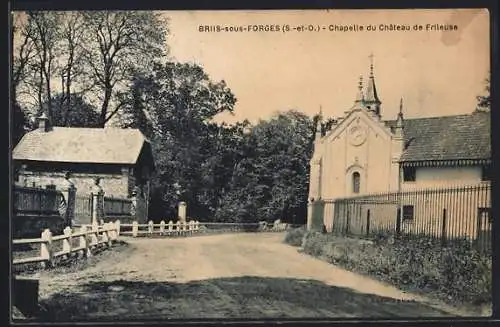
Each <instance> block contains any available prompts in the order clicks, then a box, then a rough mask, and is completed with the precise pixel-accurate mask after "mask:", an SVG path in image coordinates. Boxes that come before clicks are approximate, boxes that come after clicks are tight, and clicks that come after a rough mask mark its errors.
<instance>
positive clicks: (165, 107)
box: [120, 62, 241, 219]
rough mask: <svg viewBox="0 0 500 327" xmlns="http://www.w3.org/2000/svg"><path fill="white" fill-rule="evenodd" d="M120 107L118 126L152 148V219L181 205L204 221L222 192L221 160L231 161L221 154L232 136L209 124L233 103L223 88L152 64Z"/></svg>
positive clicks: (179, 68) (195, 72)
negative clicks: (135, 131)
mask: <svg viewBox="0 0 500 327" xmlns="http://www.w3.org/2000/svg"><path fill="white" fill-rule="evenodd" d="M120 101H121V102H122V103H124V106H123V113H122V114H121V116H120V118H121V120H122V122H123V126H124V127H136V128H140V129H141V130H142V131H143V133H144V134H145V135H147V136H148V137H149V138H150V140H151V142H152V147H153V151H154V155H155V162H156V167H157V171H156V173H155V176H154V177H153V183H152V194H151V206H150V208H151V212H150V213H151V216H152V218H153V219H160V218H165V215H174V214H175V208H176V205H177V203H178V202H179V201H180V200H184V201H187V203H188V206H189V214H190V215H192V216H196V217H197V219H203V217H207V216H209V215H210V212H211V211H213V210H214V209H213V208H212V207H213V206H214V205H215V204H216V202H217V201H216V200H215V199H216V197H217V195H216V194H217V193H218V192H219V191H218V190H219V189H220V188H221V186H220V184H221V181H220V170H221V169H222V168H221V159H220V158H222V157H225V158H230V157H231V156H230V155H227V154H224V153H225V151H226V150H225V149H228V150H227V151H230V150H229V149H230V148H231V142H229V141H227V139H228V138H229V139H231V138H232V137H233V133H232V130H231V129H230V128H229V127H227V126H219V125H217V124H215V123H213V122H212V121H211V119H212V118H213V117H214V116H215V115H217V114H218V113H221V112H225V111H228V112H232V111H233V106H234V104H235V102H236V99H235V98H234V96H233V94H232V93H231V90H230V89H229V88H228V87H227V86H226V84H225V82H224V81H220V82H216V83H214V82H212V81H211V80H210V78H209V76H208V75H207V74H206V73H205V72H204V71H203V69H202V68H201V67H199V66H197V65H194V64H181V63H172V62H168V63H165V64H156V65H154V67H153V70H152V72H151V73H149V74H137V75H136V78H135V79H134V82H133V85H132V92H131V93H130V94H128V95H124V97H123V98H121V99H120ZM238 128H240V127H236V128H235V129H236V130H238ZM240 129H241V128H240ZM226 145H227V147H226ZM218 151H222V152H218ZM227 151H226V152H227ZM227 175H228V173H227V172H226V176H227Z"/></svg>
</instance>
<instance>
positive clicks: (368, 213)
mask: <svg viewBox="0 0 500 327" xmlns="http://www.w3.org/2000/svg"><path fill="white" fill-rule="evenodd" d="M366 236H370V209H368V210H366Z"/></svg>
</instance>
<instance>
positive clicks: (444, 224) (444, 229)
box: [441, 209, 446, 246]
mask: <svg viewBox="0 0 500 327" xmlns="http://www.w3.org/2000/svg"><path fill="white" fill-rule="evenodd" d="M441 245H442V246H445V245H446V209H443V224H442V226H441Z"/></svg>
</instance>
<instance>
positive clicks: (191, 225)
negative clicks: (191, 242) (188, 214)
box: [188, 220, 194, 234]
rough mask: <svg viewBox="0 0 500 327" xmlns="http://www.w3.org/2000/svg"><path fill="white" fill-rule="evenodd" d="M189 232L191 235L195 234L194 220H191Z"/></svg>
mask: <svg viewBox="0 0 500 327" xmlns="http://www.w3.org/2000/svg"><path fill="white" fill-rule="evenodd" d="M188 230H189V234H193V232H194V220H190V221H189V228H188Z"/></svg>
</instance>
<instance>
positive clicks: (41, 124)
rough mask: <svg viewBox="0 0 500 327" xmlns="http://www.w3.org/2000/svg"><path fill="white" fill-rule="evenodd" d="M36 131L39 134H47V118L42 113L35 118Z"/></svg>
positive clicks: (48, 127) (48, 125)
mask: <svg viewBox="0 0 500 327" xmlns="http://www.w3.org/2000/svg"><path fill="white" fill-rule="evenodd" d="M36 123H37V129H38V130H39V131H41V132H48V131H49V130H50V124H49V117H47V115H46V114H45V112H44V113H42V114H41V115H40V117H37V118H36Z"/></svg>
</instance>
